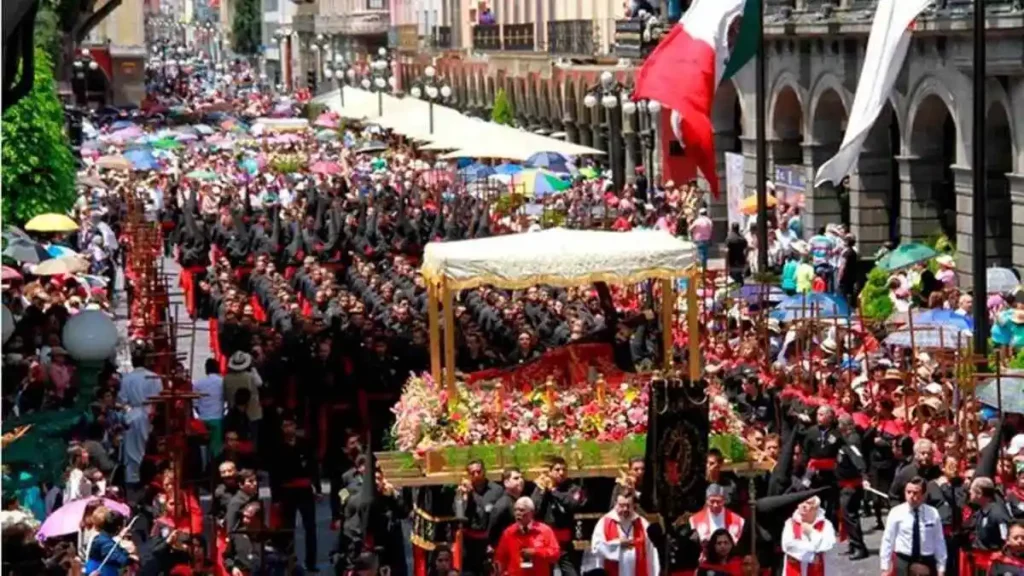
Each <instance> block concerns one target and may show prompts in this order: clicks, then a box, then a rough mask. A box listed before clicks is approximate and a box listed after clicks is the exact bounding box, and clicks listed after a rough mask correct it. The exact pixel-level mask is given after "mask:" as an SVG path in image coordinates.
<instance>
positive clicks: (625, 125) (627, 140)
mask: <svg viewBox="0 0 1024 576" xmlns="http://www.w3.org/2000/svg"><path fill="white" fill-rule="evenodd" d="M616 113H617V114H622V147H623V153H624V155H625V167H624V168H625V171H626V174H625V177H626V179H625V182H626V183H628V184H632V183H633V182H634V181H636V165H637V162H636V155H637V149H638V148H639V145H638V142H637V134H636V131H635V130H633V119H632V118H631V117H630V116H628V115H627V114H626V113H625V112H622V107H621V106H620V107H619V109H618V111H617V112H616Z"/></svg>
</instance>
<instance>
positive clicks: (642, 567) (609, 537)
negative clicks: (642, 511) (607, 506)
mask: <svg viewBox="0 0 1024 576" xmlns="http://www.w3.org/2000/svg"><path fill="white" fill-rule="evenodd" d="M631 535H632V536H633V550H635V551H636V574H635V575H634V576H649V575H648V574H647V542H646V541H645V539H644V536H645V534H644V525H643V522H641V521H640V519H639V518H635V519H634V520H633V530H632V534H631ZM604 539H605V541H608V542H611V541H613V540H618V539H619V523H618V522H616V521H615V519H614V518H609V517H605V519H604ZM604 570H605V572H607V573H608V576H619V563H618V562H613V561H611V560H605V561H604Z"/></svg>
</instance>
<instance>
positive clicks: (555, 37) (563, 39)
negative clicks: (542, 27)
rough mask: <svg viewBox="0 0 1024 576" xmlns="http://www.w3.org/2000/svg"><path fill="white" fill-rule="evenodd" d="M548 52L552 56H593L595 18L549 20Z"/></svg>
mask: <svg viewBox="0 0 1024 576" xmlns="http://www.w3.org/2000/svg"><path fill="white" fill-rule="evenodd" d="M548 54H551V55H552V56H592V55H593V54H594V21H593V20H552V21H551V22H548Z"/></svg>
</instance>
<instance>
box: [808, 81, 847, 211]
mask: <svg viewBox="0 0 1024 576" xmlns="http://www.w3.org/2000/svg"><path fill="white" fill-rule="evenodd" d="M840 90H841V88H840ZM811 105H812V106H813V108H812V109H811V113H810V120H809V122H808V125H809V127H810V134H809V136H810V137H809V138H806V137H805V139H804V142H805V150H806V152H809V156H810V157H809V160H810V162H811V168H813V173H816V172H817V171H818V168H821V166H822V165H823V164H824V163H825V162H827V161H828V160H829V159H830V158H832V157H833V156H835V154H836V152H838V151H839V145H840V143H842V140H843V134H844V133H845V132H846V122H847V120H848V113H847V107H846V106H847V105H846V102H844V100H843V96H842V94H841V93H840V92H839V91H837V90H836V89H834V88H831V87H825V88H823V89H822V90H821V91H820V92H818V93H817V94H815V96H814V98H813V99H812V100H811ZM804 156H805V160H806V159H808V158H807V156H808V154H806V153H805V155H804ZM808 212H809V213H811V216H812V218H811V221H810V227H811V228H812V229H817V228H819V227H821V226H823V225H826V224H830V223H833V222H837V221H838V222H841V223H842V224H843V225H845V226H847V227H849V226H850V197H849V194H848V189H847V185H846V184H844V183H843V182H825V183H822V185H821V186H815V187H814V189H813V191H812V192H811V195H810V199H809V200H808Z"/></svg>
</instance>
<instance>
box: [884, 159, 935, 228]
mask: <svg viewBox="0 0 1024 576" xmlns="http://www.w3.org/2000/svg"><path fill="white" fill-rule="evenodd" d="M896 161H897V162H898V163H899V167H900V242H916V241H919V240H925V239H926V238H928V237H929V236H931V235H932V234H934V233H935V230H936V228H938V227H939V224H938V217H939V213H938V206H937V205H936V204H935V200H934V199H933V197H932V187H933V186H934V185H935V184H936V183H938V182H940V181H941V180H942V176H943V171H944V170H943V166H942V160H941V159H939V158H919V157H917V156H897V157H896Z"/></svg>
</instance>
